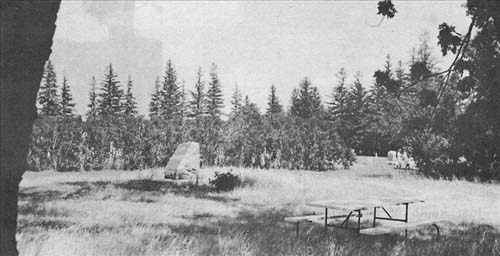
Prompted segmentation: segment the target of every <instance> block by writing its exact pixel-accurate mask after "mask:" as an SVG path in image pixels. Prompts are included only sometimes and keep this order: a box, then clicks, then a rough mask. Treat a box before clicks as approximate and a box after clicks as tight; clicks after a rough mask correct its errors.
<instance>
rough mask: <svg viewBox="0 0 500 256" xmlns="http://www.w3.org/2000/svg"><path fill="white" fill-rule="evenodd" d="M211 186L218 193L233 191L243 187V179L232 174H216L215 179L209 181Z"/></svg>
mask: <svg viewBox="0 0 500 256" xmlns="http://www.w3.org/2000/svg"><path fill="white" fill-rule="evenodd" d="M209 184H210V186H212V187H213V188H214V189H215V190H216V191H217V192H220V191H231V190H233V189H235V188H236V187H238V186H240V185H241V179H240V177H239V176H238V175H234V174H232V173H231V172H225V173H219V172H215V177H214V179H213V180H210V181H209Z"/></svg>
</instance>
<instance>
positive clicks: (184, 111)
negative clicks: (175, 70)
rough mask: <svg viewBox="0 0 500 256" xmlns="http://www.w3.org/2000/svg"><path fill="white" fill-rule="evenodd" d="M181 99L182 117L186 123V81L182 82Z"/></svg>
mask: <svg viewBox="0 0 500 256" xmlns="http://www.w3.org/2000/svg"><path fill="white" fill-rule="evenodd" d="M180 98H181V103H180V112H181V113H180V115H181V118H182V121H183V122H184V118H185V117H186V113H187V111H186V108H187V107H186V81H184V80H182V82H181V92H180Z"/></svg>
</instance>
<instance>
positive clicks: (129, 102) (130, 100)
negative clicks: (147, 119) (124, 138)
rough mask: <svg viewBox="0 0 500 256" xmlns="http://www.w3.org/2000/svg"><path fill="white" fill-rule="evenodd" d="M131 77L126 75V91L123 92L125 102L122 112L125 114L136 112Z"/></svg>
mask: <svg viewBox="0 0 500 256" xmlns="http://www.w3.org/2000/svg"><path fill="white" fill-rule="evenodd" d="M133 86H134V85H133V83H132V79H131V78H130V76H128V82H127V92H126V93H125V102H124V106H123V114H125V115H135V114H137V102H136V101H135V97H134V95H133V94H132V87H133Z"/></svg>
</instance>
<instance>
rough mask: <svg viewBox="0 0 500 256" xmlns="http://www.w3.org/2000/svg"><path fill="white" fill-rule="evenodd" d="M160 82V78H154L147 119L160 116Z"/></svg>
mask: <svg viewBox="0 0 500 256" xmlns="http://www.w3.org/2000/svg"><path fill="white" fill-rule="evenodd" d="M161 89H162V88H161V82H160V77H158V76H157V77H156V81H155V87H154V91H153V94H152V95H151V102H149V118H151V119H152V118H154V117H158V116H159V115H160V106H161V96H162V91H161Z"/></svg>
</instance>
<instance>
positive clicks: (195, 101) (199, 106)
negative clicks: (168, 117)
mask: <svg viewBox="0 0 500 256" xmlns="http://www.w3.org/2000/svg"><path fill="white" fill-rule="evenodd" d="M196 77H197V80H196V84H195V85H194V91H190V93H191V98H192V99H191V101H190V102H189V109H190V111H189V117H193V118H196V120H199V118H200V117H202V116H203V115H204V114H205V112H206V106H205V105H206V103H207V102H206V95H205V92H204V90H205V83H204V82H203V81H202V73H201V67H199V68H198V73H197V76H196Z"/></svg>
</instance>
